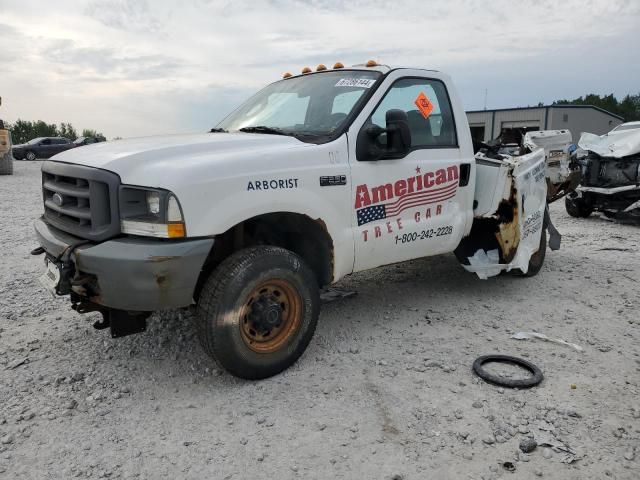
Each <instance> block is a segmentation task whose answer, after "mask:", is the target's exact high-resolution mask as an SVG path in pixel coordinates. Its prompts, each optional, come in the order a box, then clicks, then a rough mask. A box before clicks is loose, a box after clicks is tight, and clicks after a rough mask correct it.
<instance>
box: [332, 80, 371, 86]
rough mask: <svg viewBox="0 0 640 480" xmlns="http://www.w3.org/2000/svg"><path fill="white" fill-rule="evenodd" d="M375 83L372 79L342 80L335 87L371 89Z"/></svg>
mask: <svg viewBox="0 0 640 480" xmlns="http://www.w3.org/2000/svg"><path fill="white" fill-rule="evenodd" d="M374 83H376V81H375V79H372V78H342V79H340V80H338V83H336V85H335V86H336V87H361V88H371V87H373V84H374Z"/></svg>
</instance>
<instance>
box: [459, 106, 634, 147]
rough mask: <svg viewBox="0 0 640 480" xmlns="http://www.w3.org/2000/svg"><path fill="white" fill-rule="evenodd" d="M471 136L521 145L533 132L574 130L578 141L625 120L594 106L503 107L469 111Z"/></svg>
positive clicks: (575, 140) (609, 128)
mask: <svg viewBox="0 0 640 480" xmlns="http://www.w3.org/2000/svg"><path fill="white" fill-rule="evenodd" d="M467 119H468V121H469V127H470V128H471V136H472V137H473V139H474V140H479V141H483V142H486V141H488V140H492V139H494V138H497V137H498V136H500V135H501V134H502V137H503V143H511V142H515V143H519V142H520V138H521V137H522V135H523V134H524V133H525V132H528V131H531V130H563V129H568V130H570V131H571V135H572V137H573V141H574V142H575V143H577V142H578V139H579V138H580V134H581V133H582V132H589V133H595V134H596V135H602V134H605V133H607V132H608V131H609V130H611V129H612V128H613V127H615V126H616V125H619V124H621V123H622V122H623V121H624V119H623V118H622V117H620V116H619V115H615V114H613V113H611V112H608V111H606V110H604V109H602V108H599V107H594V106H591V105H548V106H543V107H518V108H501V109H497V110H474V111H470V112H467Z"/></svg>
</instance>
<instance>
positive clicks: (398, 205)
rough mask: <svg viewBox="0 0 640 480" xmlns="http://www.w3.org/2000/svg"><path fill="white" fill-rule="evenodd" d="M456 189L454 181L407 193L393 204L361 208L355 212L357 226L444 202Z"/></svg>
mask: <svg viewBox="0 0 640 480" xmlns="http://www.w3.org/2000/svg"><path fill="white" fill-rule="evenodd" d="M457 189H458V182H457V181H456V182H454V183H452V184H450V185H447V186H444V187H440V188H431V189H428V190H422V191H419V192H412V193H407V194H406V195H402V196H401V197H398V198H397V199H396V200H394V201H393V202H389V203H383V204H380V205H372V206H370V207H365V208H361V209H359V210H357V212H356V214H357V217H358V226H360V225H364V224H366V223H369V222H375V221H376V220H382V219H384V218H388V217H393V216H396V215H399V214H400V213H401V212H403V211H405V210H406V209H408V208H413V207H421V206H423V205H429V204H432V203H440V202H444V201H446V200H449V199H450V198H453V197H455V196H456V191H457Z"/></svg>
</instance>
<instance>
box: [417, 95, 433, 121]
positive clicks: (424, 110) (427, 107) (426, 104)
mask: <svg viewBox="0 0 640 480" xmlns="http://www.w3.org/2000/svg"><path fill="white" fill-rule="evenodd" d="M415 104H416V106H417V107H418V110H420V113H421V114H422V116H423V117H424V118H425V119H427V118H429V115H431V112H432V111H433V103H431V100H429V97H427V96H426V95H425V94H424V92H420V95H418V98H416V101H415Z"/></svg>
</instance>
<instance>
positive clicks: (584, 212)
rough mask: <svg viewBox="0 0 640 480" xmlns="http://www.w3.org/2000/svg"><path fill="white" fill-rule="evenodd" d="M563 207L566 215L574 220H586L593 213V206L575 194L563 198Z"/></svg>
mask: <svg viewBox="0 0 640 480" xmlns="http://www.w3.org/2000/svg"><path fill="white" fill-rule="evenodd" d="M564 207H565V208H566V210H567V213H568V214H569V215H571V216H572V217H575V218H587V217H588V216H589V215H591V214H592V213H593V206H592V205H590V204H589V203H587V201H586V200H585V199H584V197H581V196H579V195H578V194H577V193H575V192H571V193H570V194H568V195H567V196H566V197H564Z"/></svg>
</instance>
